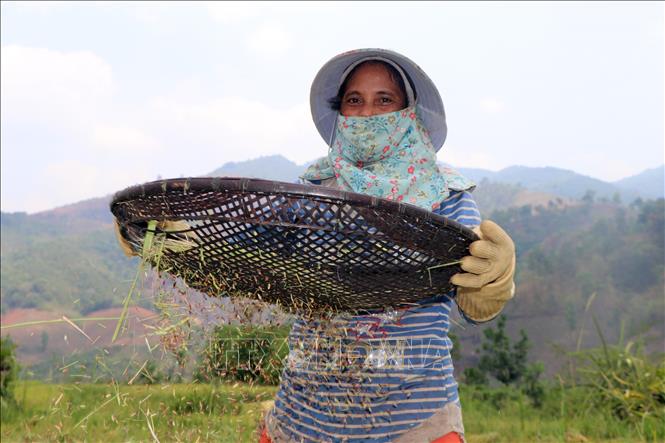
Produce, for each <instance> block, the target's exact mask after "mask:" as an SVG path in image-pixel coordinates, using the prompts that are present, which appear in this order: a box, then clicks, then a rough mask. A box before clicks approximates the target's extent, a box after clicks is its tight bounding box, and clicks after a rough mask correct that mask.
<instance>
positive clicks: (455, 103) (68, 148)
mask: <svg viewBox="0 0 665 443" xmlns="http://www.w3.org/2000/svg"><path fill="white" fill-rule="evenodd" d="M1 8H2V11H1V12H2V23H1V28H0V29H1V43H2V52H1V57H2V60H1V64H0V66H1V68H2V76H1V82H2V91H1V94H0V99H1V104H2V109H1V111H2V112H1V114H0V115H1V125H2V127H1V132H0V135H1V156H2V159H1V160H2V161H1V167H2V170H1V180H2V183H1V184H2V187H1V208H2V210H3V211H28V212H35V211H40V210H45V209H49V208H52V207H55V206H59V205H63V204H67V203H72V202H75V201H79V200H82V199H85V198H91V197H97V196H102V195H106V194H109V193H112V192H115V191H117V190H119V189H122V188H124V187H126V186H130V185H132V184H136V183H140V182H144V181H148V180H153V179H155V178H156V177H157V176H158V175H161V176H162V177H179V176H194V175H199V174H204V173H207V172H210V171H211V170H213V169H215V168H217V167H219V166H221V165H222V164H223V163H225V162H227V161H238V160H244V159H249V158H255V157H258V156H261V155H270V154H282V155H284V156H286V157H287V158H289V159H291V160H293V161H296V162H297V163H304V162H306V161H309V160H312V159H314V158H316V157H319V156H322V155H324V154H325V152H326V146H325V144H324V142H323V141H322V140H321V139H320V138H319V136H318V133H317V132H316V130H315V128H314V125H313V123H312V121H311V117H310V114H309V106H308V94H309V86H310V84H311V81H312V79H313V78H314V75H315V74H316V72H317V70H318V69H319V68H320V66H321V65H322V64H323V63H325V62H326V61H327V60H328V59H329V58H331V57H332V56H334V55H336V54H338V53H340V52H343V51H346V50H349V49H354V48H360V47H384V48H390V49H394V50H397V51H399V52H402V53H404V54H405V55H407V56H408V57H410V58H411V59H413V60H414V61H416V62H417V63H418V64H419V65H420V66H421V67H422V68H423V69H424V70H425V71H426V72H427V73H428V74H429V75H430V77H432V79H433V80H434V81H435V82H436V84H437V86H438V87H439V89H440V91H441V94H442V96H443V99H444V104H445V107H446V112H447V115H448V127H449V133H448V139H447V141H446V144H445V145H444V147H443V149H442V150H441V151H440V153H439V159H440V160H442V161H446V162H448V163H451V164H453V165H456V166H459V167H479V168H486V169H492V170H499V169H501V168H504V167H506V166H510V165H515V164H520V165H527V166H556V167H561V168H566V169H572V170H574V171H577V172H579V173H582V174H586V175H590V176H592V177H597V178H600V179H603V180H608V181H612V180H617V179H620V178H623V177H627V176H630V175H633V174H636V173H639V172H641V171H643V170H644V169H647V168H652V167H655V166H659V165H661V164H662V163H663V156H664V150H663V133H664V114H663V103H664V97H663V94H664V88H663V83H664V80H663V79H664V78H665V72H664V67H663V64H664V41H663V40H664V35H663V23H664V19H665V12H664V6H663V3H661V2H646V3H639V2H625V3H622V2H608V3H603V2H590V3H583V2H566V3H560V4H555V3H547V2H534V3H529V2H516V3H482V2H468V3H453V2H446V3H434V2H425V3H399V2H385V3H381V2H372V3H355V2H354V3H351V2H344V3H321V2H316V3H306V2H298V3H276V2H270V3H237V4H235V3H230V2H223V3H194V2H189V3H177V2H165V3H159V2H148V3H140V2H123V3H111V2H86V3H84V2H74V3H68V2H47V3H39V2H32V3H28V2H17V3H14V2H2V6H1Z"/></svg>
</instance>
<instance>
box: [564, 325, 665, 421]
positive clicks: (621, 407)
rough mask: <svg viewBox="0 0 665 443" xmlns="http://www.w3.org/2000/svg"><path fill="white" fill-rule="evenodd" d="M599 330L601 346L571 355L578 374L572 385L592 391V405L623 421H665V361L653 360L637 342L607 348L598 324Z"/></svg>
mask: <svg viewBox="0 0 665 443" xmlns="http://www.w3.org/2000/svg"><path fill="white" fill-rule="evenodd" d="M594 322H595V318H594ZM596 329H597V331H598V334H599V335H600V338H601V341H602V346H601V347H599V348H594V349H589V350H585V351H579V352H576V353H573V354H572V356H573V358H574V360H575V361H576V363H577V368H578V370H577V372H578V374H579V380H573V382H575V381H579V382H581V383H582V385H583V386H586V387H587V388H589V390H590V395H589V401H590V402H591V403H592V404H594V405H595V406H596V407H599V408H605V409H608V410H609V411H611V412H612V414H613V415H614V416H615V417H617V418H619V419H621V420H628V421H631V422H634V423H638V424H639V423H642V422H644V420H645V419H647V418H650V417H653V418H656V419H657V420H663V421H665V358H663V357H662V356H661V357H660V358H659V359H658V361H655V362H654V361H650V360H649V358H648V357H647V356H646V355H645V354H644V349H643V346H641V344H639V343H635V342H628V343H627V344H626V345H623V344H622V340H620V341H619V344H618V345H608V344H607V343H606V342H605V339H604V337H603V334H602V332H601V331H600V328H599V327H598V324H597V323H596Z"/></svg>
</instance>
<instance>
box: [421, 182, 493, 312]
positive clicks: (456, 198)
mask: <svg viewBox="0 0 665 443" xmlns="http://www.w3.org/2000/svg"><path fill="white" fill-rule="evenodd" d="M434 213H435V214H438V215H443V216H444V217H447V218H449V219H451V220H454V221H456V222H458V223H461V224H462V225H464V226H466V227H467V228H475V227H476V226H479V225H480V211H479V210H478V206H477V205H476V201H475V200H474V199H473V196H472V195H471V193H469V192H466V191H457V192H453V193H451V194H450V195H449V196H448V197H447V198H446V199H445V200H443V201H442V202H441V206H439V208H438V209H436V210H435V211H434ZM455 294H457V290H455ZM457 310H458V311H459V313H460V315H461V316H462V318H464V320H466V321H467V323H471V324H473V325H477V324H479V323H485V322H477V321H475V320H472V319H471V318H469V317H467V315H466V314H465V313H464V311H462V310H461V309H460V307H459V305H458V306H457ZM490 320H491V319H490ZM490 320H487V321H490Z"/></svg>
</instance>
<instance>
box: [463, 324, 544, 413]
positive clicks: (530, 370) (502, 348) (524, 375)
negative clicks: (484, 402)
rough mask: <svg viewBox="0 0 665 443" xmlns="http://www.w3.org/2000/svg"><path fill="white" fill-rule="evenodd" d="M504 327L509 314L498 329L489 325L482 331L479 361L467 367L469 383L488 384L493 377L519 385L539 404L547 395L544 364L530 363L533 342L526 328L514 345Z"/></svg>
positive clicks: (465, 372) (534, 403)
mask: <svg viewBox="0 0 665 443" xmlns="http://www.w3.org/2000/svg"><path fill="white" fill-rule="evenodd" d="M505 328H506V317H505V316H503V315H502V316H500V317H499V320H498V321H497V325H496V329H494V328H491V327H490V328H487V329H485V330H484V331H483V334H484V336H485V340H484V342H483V344H482V350H481V353H480V354H481V355H480V362H479V364H478V366H475V367H469V368H466V369H465V370H464V379H465V380H466V382H467V383H468V384H470V385H479V386H488V385H489V382H490V378H489V377H491V378H492V380H496V381H498V382H500V383H502V384H503V385H504V386H509V385H512V386H517V387H519V388H521V389H522V391H523V392H524V393H525V394H526V395H527V396H528V397H529V399H530V400H531V403H532V404H533V406H535V407H540V406H542V403H543V396H544V388H543V385H542V384H541V382H540V375H541V374H542V372H543V364H542V363H541V362H538V363H532V364H530V365H529V364H527V354H528V351H529V347H530V343H529V338H528V336H527V335H526V332H525V331H524V330H523V329H522V330H520V340H519V341H517V342H516V343H513V344H512V345H511V342H510V338H509V337H508V335H507V334H506V331H505Z"/></svg>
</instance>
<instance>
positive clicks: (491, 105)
mask: <svg viewBox="0 0 665 443" xmlns="http://www.w3.org/2000/svg"><path fill="white" fill-rule="evenodd" d="M505 108H506V107H505V105H504V104H503V102H501V101H500V100H498V99H496V98H491V97H488V98H485V99H483V100H481V101H480V109H482V110H483V111H485V112H489V113H491V114H496V113H499V112H502V111H503V110H504V109H505Z"/></svg>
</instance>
